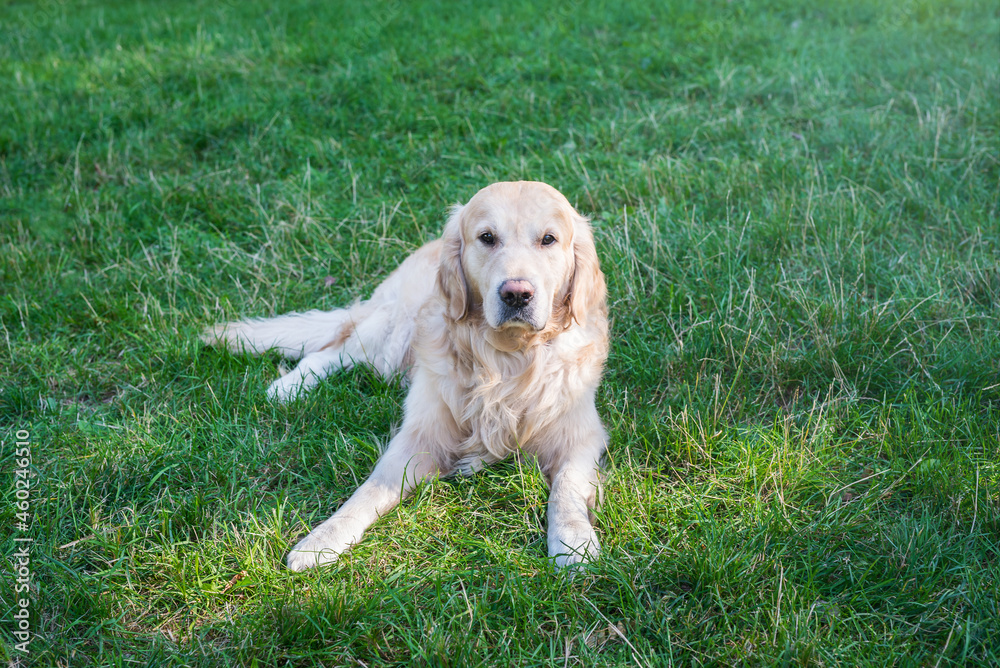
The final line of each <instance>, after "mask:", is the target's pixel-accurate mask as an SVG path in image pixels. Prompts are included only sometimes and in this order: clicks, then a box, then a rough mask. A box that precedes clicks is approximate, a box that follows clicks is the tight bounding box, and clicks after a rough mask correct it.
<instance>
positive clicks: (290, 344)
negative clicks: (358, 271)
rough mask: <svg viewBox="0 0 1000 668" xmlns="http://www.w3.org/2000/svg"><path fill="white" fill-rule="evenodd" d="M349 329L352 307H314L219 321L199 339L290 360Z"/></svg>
mask: <svg viewBox="0 0 1000 668" xmlns="http://www.w3.org/2000/svg"><path fill="white" fill-rule="evenodd" d="M351 329H353V325H352V318H351V309H334V310H333V311H319V310H315V311H306V312H305V313H287V314H285V315H281V316H278V317H277V318H254V319H250V320H238V321H235V322H224V323H220V324H218V325H215V326H214V327H210V328H209V329H207V330H205V332H204V333H203V334H202V335H201V340H202V341H204V342H205V343H207V344H210V345H214V344H222V345H224V346H225V347H227V348H229V349H230V350H232V351H234V352H246V353H251V354H255V355H256V354H260V353H263V352H264V351H267V350H274V351H277V352H279V353H281V354H282V355H283V356H285V357H287V358H289V359H300V358H302V357H304V356H305V355H308V354H309V353H314V352H316V351H318V350H321V349H323V348H324V347H327V346H329V345H330V343H331V342H333V341H336V340H337V339H338V338H340V337H342V336H344V332H345V330H351ZM347 334H348V335H349V334H350V332H349V331H348V332H347Z"/></svg>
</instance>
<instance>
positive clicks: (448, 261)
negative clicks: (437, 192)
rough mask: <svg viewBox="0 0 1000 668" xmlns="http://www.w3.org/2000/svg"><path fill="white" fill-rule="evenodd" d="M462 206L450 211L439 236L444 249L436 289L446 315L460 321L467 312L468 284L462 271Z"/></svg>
mask: <svg viewBox="0 0 1000 668" xmlns="http://www.w3.org/2000/svg"><path fill="white" fill-rule="evenodd" d="M462 208H463V207H462V205H461V204H456V205H455V206H454V207H452V209H451V216H450V217H449V218H448V222H447V224H445V226H444V233H443V234H442V235H441V238H442V240H443V241H444V248H442V249H441V263H440V264H439V265H438V289H439V290H441V294H442V295H443V296H444V300H445V304H446V307H447V315H448V317H449V318H451V319H452V320H461V319H462V318H464V317H465V316H466V315H467V314H468V312H469V284H468V283H467V282H466V281H465V271H464V270H463V269H462V251H463V250H464V246H465V244H464V242H463V241H462Z"/></svg>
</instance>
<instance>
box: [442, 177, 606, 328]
mask: <svg viewBox="0 0 1000 668" xmlns="http://www.w3.org/2000/svg"><path fill="white" fill-rule="evenodd" d="M444 237H445V251H444V257H443V258H442V263H441V268H440V270H439V284H440V286H441V288H442V292H443V293H444V294H445V297H446V299H447V300H448V301H449V314H450V315H451V316H452V317H454V318H456V319H460V318H462V317H464V316H465V315H466V314H467V313H468V312H469V311H470V310H479V309H481V313H482V317H483V319H484V320H485V321H486V323H487V324H488V325H489V326H490V327H491V328H493V329H494V330H508V329H509V330H520V331H523V332H539V331H541V330H544V329H546V327H548V326H550V324H551V323H553V321H554V320H555V321H559V323H560V324H561V325H562V327H567V326H569V324H570V319H572V318H576V319H577V320H581V316H585V313H584V311H585V310H586V308H587V307H588V305H590V304H592V303H596V302H597V301H601V302H603V300H604V280H603V276H601V274H600V269H599V268H598V265H597V254H596V252H595V250H594V242H593V236H592V235H591V233H590V227H589V225H588V223H587V220H586V219H585V218H583V217H582V216H580V214H578V213H577V212H576V211H575V210H574V209H573V207H572V206H570V204H569V202H568V201H567V200H566V198H565V197H563V195H562V194H561V193H560V192H559V191H558V190H556V189H555V188H552V187H551V186H549V185H546V184H544V183H537V182H527V181H521V182H517V183H494V184H493V185H490V186H487V187H486V188H483V189H482V190H480V191H479V192H478V193H476V195H475V196H474V197H473V198H472V199H471V200H469V202H468V204H466V205H465V206H463V207H460V208H456V209H455V211H454V212H453V214H452V217H451V220H449V223H448V226H447V227H446V229H445V234H444Z"/></svg>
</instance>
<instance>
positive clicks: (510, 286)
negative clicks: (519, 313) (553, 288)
mask: <svg viewBox="0 0 1000 668" xmlns="http://www.w3.org/2000/svg"><path fill="white" fill-rule="evenodd" d="M534 296H535V286H533V285H532V284H531V283H529V282H528V281H525V280H521V279H515V280H511V281H504V282H503V285H501V286H500V299H502V300H503V303H504V304H506V305H507V306H509V307H511V308H524V307H525V306H527V305H528V302H530V301H531V298H532V297H534Z"/></svg>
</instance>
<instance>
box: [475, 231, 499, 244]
mask: <svg viewBox="0 0 1000 668" xmlns="http://www.w3.org/2000/svg"><path fill="white" fill-rule="evenodd" d="M479 240H480V241H482V242H483V243H484V244H486V245H487V246H492V245H493V244H495V243H496V242H497V240H496V239H494V238H493V233H492V232H483V233H482V234H480V235H479Z"/></svg>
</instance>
